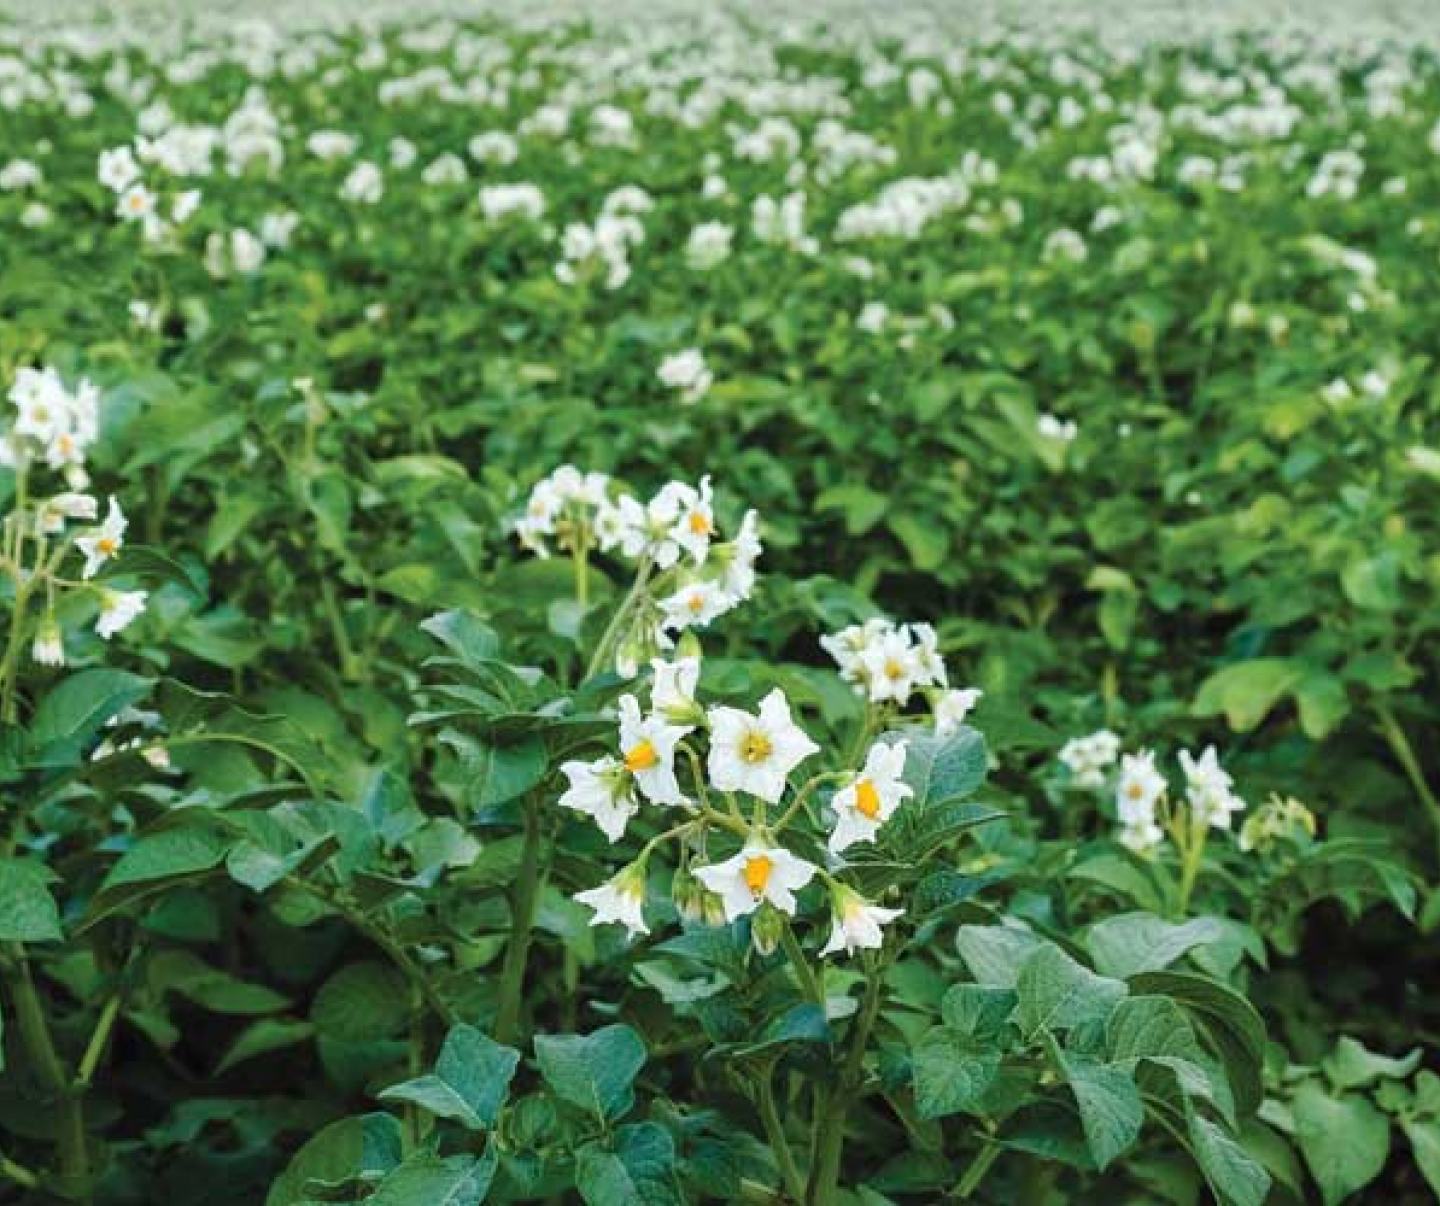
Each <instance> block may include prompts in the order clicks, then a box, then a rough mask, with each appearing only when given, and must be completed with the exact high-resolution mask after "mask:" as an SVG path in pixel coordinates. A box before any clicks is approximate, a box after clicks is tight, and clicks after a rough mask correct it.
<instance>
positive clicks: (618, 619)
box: [585, 557, 652, 681]
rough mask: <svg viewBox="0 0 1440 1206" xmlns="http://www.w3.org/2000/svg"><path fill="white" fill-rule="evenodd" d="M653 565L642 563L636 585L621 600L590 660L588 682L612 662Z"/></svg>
mask: <svg viewBox="0 0 1440 1206" xmlns="http://www.w3.org/2000/svg"><path fill="white" fill-rule="evenodd" d="M651 568H652V563H651V561H650V559H649V558H648V557H647V558H646V559H645V560H644V561H642V562H641V563H640V569H639V570H638V571H637V572H636V574H635V582H634V585H632V586H631V587H630V593H629V594H627V595H626V596H625V598H624V599H622V600H621V602H620V606H619V607H617V608H616V609H615V614H614V615H613V616H612V617H611V618H610V624H609V626H608V627H607V628H606V629H605V633H604V635H603V636H601V638H600V643H599V644H598V645H596V646H595V655H594V656H593V657H592V658H591V659H590V665H589V666H588V667H587V668H586V670H585V678H586V680H587V681H588V680H590V679H592V678H594V677H595V676H596V675H597V674H599V673H600V671H601V670H603V669H604V668H605V667H606V665H607V663H608V662H609V661H610V659H611V657H612V656H613V654H614V652H615V650H614V645H615V642H616V641H617V640H618V639H619V637H620V633H621V631H622V625H623V624H624V622H625V621H626V620H627V619H628V618H629V616H630V612H631V611H633V610H634V608H635V603H636V600H638V599H639V598H640V594H641V592H642V591H644V589H645V584H646V583H647V582H649V581H650V570H651Z"/></svg>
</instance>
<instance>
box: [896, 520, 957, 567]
mask: <svg viewBox="0 0 1440 1206" xmlns="http://www.w3.org/2000/svg"><path fill="white" fill-rule="evenodd" d="M887 523H888V526H889V528H890V530H891V531H892V532H893V533H894V534H895V538H896V539H897V540H899V541H900V543H901V544H903V545H904V546H905V551H906V552H907V553H908V554H909V555H910V561H911V564H912V565H914V567H915V568H916V569H917V570H920V571H921V572H922V573H929V572H931V571H932V570H937V569H939V568H940V567H941V566H942V565H944V564H945V556H946V554H947V553H949V551H950V534H949V532H948V530H947V529H946V528H945V527H943V526H942V525H940V524H938V523H936V522H935V520H934V519H933V518H932V517H930V516H928V515H918V514H915V513H914V512H906V511H901V512H900V513H898V514H895V515H892V516H890V518H889V520H888V521H887Z"/></svg>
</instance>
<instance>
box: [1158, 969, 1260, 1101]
mask: <svg viewBox="0 0 1440 1206" xmlns="http://www.w3.org/2000/svg"><path fill="white" fill-rule="evenodd" d="M1130 990H1131V992H1132V993H1134V994H1136V995H1137V996H1146V995H1154V996H1164V997H1170V998H1171V999H1173V1000H1175V1001H1176V1002H1178V1003H1179V1004H1180V1005H1181V1006H1183V1007H1184V1009H1185V1011H1186V1012H1187V1013H1188V1014H1189V1015H1190V1017H1191V1019H1192V1021H1193V1022H1194V1023H1195V1025H1196V1026H1197V1032H1198V1033H1199V1034H1201V1035H1202V1036H1203V1037H1204V1038H1205V1039H1206V1040H1207V1041H1208V1042H1209V1044H1210V1046H1211V1047H1213V1048H1214V1050H1215V1051H1216V1053H1217V1054H1218V1055H1219V1056H1220V1059H1221V1061H1222V1062H1223V1063H1224V1065H1225V1072H1226V1075H1227V1076H1228V1077H1229V1080H1230V1086H1231V1088H1232V1089H1233V1090H1234V1093H1235V1104H1236V1107H1237V1108H1238V1109H1239V1110H1240V1111H1241V1112H1242V1113H1246V1114H1249V1113H1253V1112H1254V1111H1255V1110H1256V1109H1257V1108H1258V1107H1259V1105H1260V1101H1261V1099H1262V1097H1263V1096H1264V1090H1263V1086H1262V1084H1261V1080H1260V1070H1261V1068H1262V1066H1263V1065H1264V1061H1265V1024H1264V1022H1262V1021H1261V1019H1260V1015H1259V1014H1258V1013H1257V1012H1256V1011H1255V1007H1254V1006H1253V1005H1251V1004H1250V1002H1248V1001H1247V1000H1245V998H1244V997H1242V996H1240V994H1239V993H1237V992H1235V991H1234V989H1231V988H1228V987H1226V986H1225V985H1224V984H1221V983H1219V982H1218V981H1215V980H1211V979H1209V978H1207V977H1205V976H1194V975H1189V974H1187V973H1185V972H1172V971H1158V972H1145V973H1143V974H1141V975H1138V976H1134V977H1132V978H1131V980H1130Z"/></svg>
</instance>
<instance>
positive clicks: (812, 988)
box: [780, 919, 825, 1010]
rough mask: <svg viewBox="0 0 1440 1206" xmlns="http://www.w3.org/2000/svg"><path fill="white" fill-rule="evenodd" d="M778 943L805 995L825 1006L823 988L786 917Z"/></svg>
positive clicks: (822, 1007) (822, 1006)
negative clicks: (782, 947) (783, 950)
mask: <svg viewBox="0 0 1440 1206" xmlns="http://www.w3.org/2000/svg"><path fill="white" fill-rule="evenodd" d="M780 943H781V945H782V946H784V948H785V955H786V957H787V958H788V959H789V960H790V966H791V967H793V968H794V969H795V975H796V977H797V978H798V979H799V981H800V987H801V988H802V989H804V990H805V995H806V996H808V997H809V998H810V999H811V1000H812V1001H814V1002H815V1004H817V1005H818V1006H820V1008H821V1009H822V1010H823V1009H824V1008H825V990H824V989H822V988H821V987H820V981H819V980H818V979H816V977H815V972H814V969H812V968H811V966H810V961H809V960H808V959H806V958H805V952H804V951H803V950H801V949H800V943H799V941H797V939H796V937H795V931H794V930H793V929H791V928H790V922H789V920H788V919H787V920H786V922H785V926H784V928H783V929H782V930H781V931H780Z"/></svg>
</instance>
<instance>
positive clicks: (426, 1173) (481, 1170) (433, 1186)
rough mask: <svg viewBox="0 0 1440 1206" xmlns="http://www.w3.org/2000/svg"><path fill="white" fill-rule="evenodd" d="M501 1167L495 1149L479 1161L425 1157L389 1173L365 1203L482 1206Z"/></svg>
mask: <svg viewBox="0 0 1440 1206" xmlns="http://www.w3.org/2000/svg"><path fill="white" fill-rule="evenodd" d="M498 1167H499V1160H498V1158H497V1156H496V1153H495V1151H494V1149H493V1148H487V1149H486V1152H485V1154H484V1155H483V1156H480V1157H478V1158H477V1157H475V1156H450V1157H447V1158H446V1159H443V1160H442V1159H441V1158H440V1157H438V1156H433V1155H430V1154H428V1153H422V1154H420V1155H418V1156H412V1157H411V1158H410V1159H408V1160H406V1161H405V1163H404V1164H401V1165H400V1166H399V1167H398V1168H395V1169H393V1170H391V1171H390V1172H389V1173H387V1174H386V1175H385V1179H384V1180H382V1181H381V1182H380V1184H379V1185H377V1186H376V1187H375V1193H374V1194H373V1195H372V1196H371V1197H368V1198H366V1199H365V1201H366V1202H367V1203H368V1204H369V1206H480V1203H481V1202H483V1201H484V1200H485V1196H486V1194H488V1193H489V1192H490V1183H491V1182H492V1181H493V1180H494V1179H495V1171H496V1169H497V1168H498Z"/></svg>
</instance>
